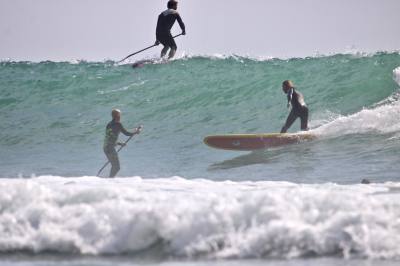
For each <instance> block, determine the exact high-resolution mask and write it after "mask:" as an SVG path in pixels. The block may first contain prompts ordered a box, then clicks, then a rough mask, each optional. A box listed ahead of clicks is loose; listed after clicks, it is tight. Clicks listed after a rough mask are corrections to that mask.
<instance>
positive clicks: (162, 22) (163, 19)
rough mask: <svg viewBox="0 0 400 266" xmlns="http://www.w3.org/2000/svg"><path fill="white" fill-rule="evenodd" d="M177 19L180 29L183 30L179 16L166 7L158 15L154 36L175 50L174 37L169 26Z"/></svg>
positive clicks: (183, 25) (183, 26)
mask: <svg viewBox="0 0 400 266" xmlns="http://www.w3.org/2000/svg"><path fill="white" fill-rule="evenodd" d="M176 20H178V23H179V26H180V27H181V29H182V31H183V32H184V31H185V24H184V23H183V21H182V19H181V16H180V15H179V13H178V12H177V11H176V10H174V9H167V10H165V11H164V12H162V13H161V14H160V15H159V16H158V21H157V29H156V38H157V40H158V41H159V42H160V43H162V45H164V46H168V47H170V48H171V49H174V50H176V49H177V46H176V43H175V40H174V38H173V37H172V35H171V28H172V26H173V25H174V23H175V21H176Z"/></svg>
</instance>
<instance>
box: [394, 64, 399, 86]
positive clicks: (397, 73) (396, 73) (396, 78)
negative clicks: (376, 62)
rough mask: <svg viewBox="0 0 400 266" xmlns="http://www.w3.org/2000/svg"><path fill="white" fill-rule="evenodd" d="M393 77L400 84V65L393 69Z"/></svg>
mask: <svg viewBox="0 0 400 266" xmlns="http://www.w3.org/2000/svg"><path fill="white" fill-rule="evenodd" d="M393 79H394V80H395V81H396V83H397V84H398V85H399V86H400V67H398V68H396V69H395V70H393Z"/></svg>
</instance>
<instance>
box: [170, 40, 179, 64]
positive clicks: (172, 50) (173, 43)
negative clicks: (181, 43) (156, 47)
mask: <svg viewBox="0 0 400 266" xmlns="http://www.w3.org/2000/svg"><path fill="white" fill-rule="evenodd" d="M170 45H171V51H169V55H168V59H171V58H172V57H174V56H175V53H176V50H177V49H178V47H177V46H176V43H175V40H174V38H172V36H171V39H170Z"/></svg>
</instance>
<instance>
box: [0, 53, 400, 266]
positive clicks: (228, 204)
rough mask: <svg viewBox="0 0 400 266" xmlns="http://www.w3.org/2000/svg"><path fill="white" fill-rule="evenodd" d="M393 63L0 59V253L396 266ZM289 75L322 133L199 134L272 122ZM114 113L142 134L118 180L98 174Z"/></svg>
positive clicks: (42, 258)
mask: <svg viewBox="0 0 400 266" xmlns="http://www.w3.org/2000/svg"><path fill="white" fill-rule="evenodd" d="M399 67H400V54H399V53H386V52H383V53H376V54H372V55H363V54H346V55H343V54H337V55H331V56H321V57H312V58H293V59H287V60H283V59H269V60H257V59H251V58H245V57H236V56H232V57H212V56H210V57H184V58H179V59H176V60H173V61H171V62H169V63H167V64H148V65H145V66H143V67H140V68H135V69H133V68H132V67H131V66H130V65H129V64H126V65H116V64H115V63H114V62H97V63H96V62H78V63H68V62H58V63H56V62H41V63H33V62H1V63H0V117H1V123H0V177H1V178H0V253H1V255H2V257H1V258H2V259H3V262H4V263H6V264H7V263H8V264H9V265H17V264H18V265H25V264H28V265H52V264H54V260H57V261H58V260H61V261H63V260H67V261H68V260H69V259H74V261H73V263H75V264H74V265H91V264H102V263H103V264H105V265H107V264H113V263H118V264H121V265H124V264H128V265H130V264H132V263H133V264H132V265H136V264H135V263H138V264H142V261H143V260H144V261H145V263H144V264H149V263H150V264H151V265H152V264H157V265H158V264H163V263H167V265H169V264H171V265H175V264H176V265H181V264H183V265H202V264H203V263H204V264H207V263H208V261H212V262H213V261H220V260H222V261H221V262H220V263H221V264H222V265H223V264H224V263H228V262H226V259H228V260H233V261H234V263H237V264H238V265H244V264H246V263H247V262H246V260H247V259H250V260H251V261H250V262H249V263H250V264H253V265H258V264H261V263H263V264H264V263H270V264H271V265H279V264H281V265H336V264H338V263H340V264H342V265H374V264H375V263H377V264H382V263H386V264H387V265H395V264H396V263H397V262H398V259H400V249H399V247H400V239H399V237H398V236H399V235H400V234H399V233H400V232H399V228H400V224H399V221H398V217H399V215H400V206H399V203H398V202H400V194H399V193H398V191H399V187H400V185H399V184H400V183H399V182H400V176H399V174H398V173H399V165H400V156H399V155H400V120H399V117H400V97H399V95H400V94H399V84H400V68H399ZM286 79H291V80H293V82H294V83H295V85H296V86H297V89H298V90H299V91H300V92H301V93H302V94H303V95H304V97H305V101H306V103H307V105H308V106H309V109H310V127H311V132H312V133H313V134H315V135H317V139H316V140H314V141H311V142H305V143H299V144H295V145H290V146H286V147H281V148H275V149H270V150H263V151H258V152H252V153H250V152H233V151H222V150H216V149H212V148H209V147H208V146H206V145H205V144H204V143H203V138H204V137H205V136H207V135H212V134H225V133H263V132H279V130H280V128H281V127H282V125H283V123H284V122H285V119H286V117H287V115H288V110H287V108H286V97H285V95H284V94H283V93H282V90H281V83H282V81H283V80H286ZM112 108H119V109H121V110H122V123H123V124H124V126H125V127H126V128H128V129H131V128H133V127H136V126H138V125H143V126H144V129H143V131H142V133H141V134H140V135H138V136H135V137H134V138H133V139H132V140H131V142H129V144H128V146H127V147H126V148H124V149H123V150H122V151H121V152H120V160H121V171H120V172H119V174H118V177H119V178H116V179H105V178H98V177H95V175H96V173H97V171H98V170H99V168H100V167H101V166H102V165H103V164H104V162H105V156H104V154H103V151H102V144H103V138H104V133H105V126H106V124H107V123H108V122H109V121H110V118H111V117H110V112H111V109H112ZM299 128H300V123H299V121H297V122H295V124H294V125H293V126H292V128H291V129H290V131H291V132H297V131H298V130H299ZM120 139H121V140H122V141H123V140H125V139H126V137H124V136H120ZM108 171H109V168H106V170H105V171H104V172H103V173H102V176H103V177H104V176H107V173H108ZM365 178H367V179H369V180H370V181H371V182H372V183H373V184H371V185H361V184H360V181H361V180H362V179H365ZM74 256H76V257H74ZM81 256H83V257H81ZM131 256H133V257H131ZM54 258H55V259H54ZM131 258H132V260H131ZM148 258H150V261H148V260H147V259H148ZM343 258H344V259H346V260H343ZM347 259H348V260H347ZM182 260H183V261H182ZM203 260H205V262H203ZM243 260H244V261H243ZM370 260H371V261H370ZM65 263H67V262H65Z"/></svg>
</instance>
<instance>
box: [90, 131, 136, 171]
mask: <svg viewBox="0 0 400 266" xmlns="http://www.w3.org/2000/svg"><path fill="white" fill-rule="evenodd" d="M137 134H139V133H135V134H133V135H132V136H130V137H129V138H128V139H127V140H126V141H125V142H124V145H121V147H119V149H118V150H117V153H118V152H119V151H120V150H122V148H123V147H125V146H126V144H127V143H128V142H129V141H130V140H131V138H133V136H135V135H137ZM109 163H110V161H107V162H106V163H105V164H104V165H103V167H102V168H101V169H100V170H99V172H98V173H97V176H100V173H101V171H103V169H104V168H106V166H107V165H108V164H109Z"/></svg>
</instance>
